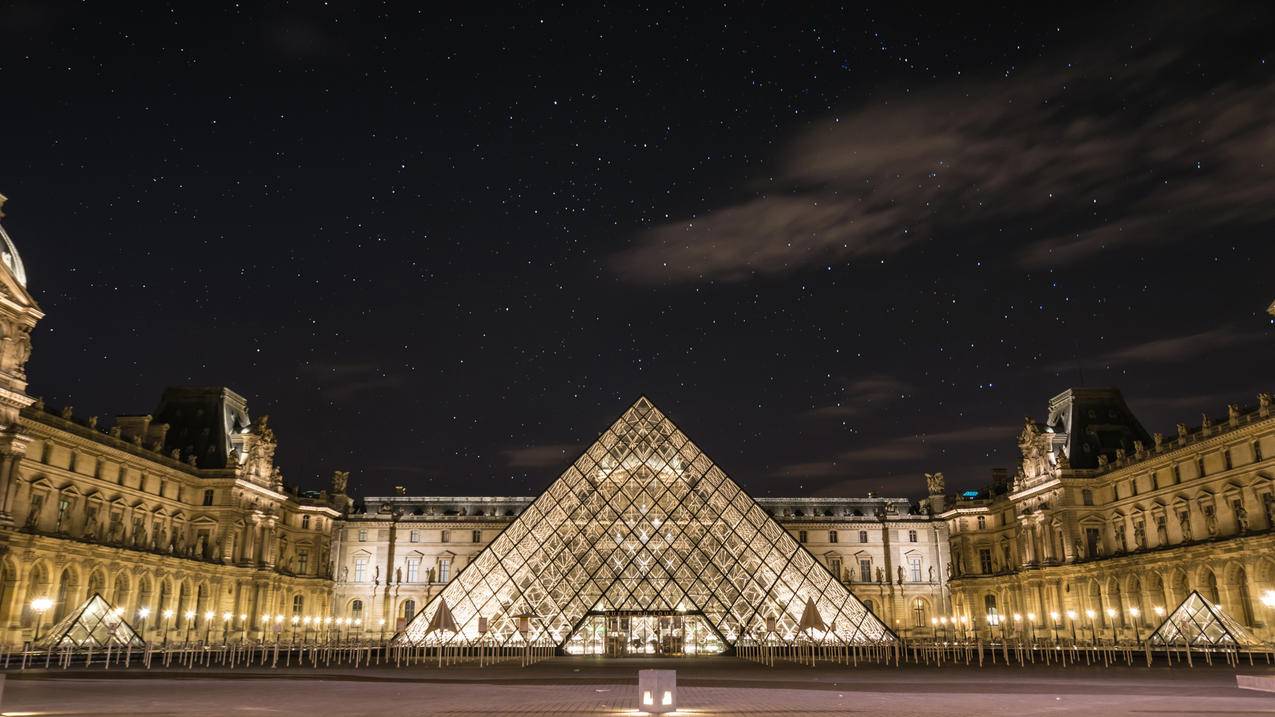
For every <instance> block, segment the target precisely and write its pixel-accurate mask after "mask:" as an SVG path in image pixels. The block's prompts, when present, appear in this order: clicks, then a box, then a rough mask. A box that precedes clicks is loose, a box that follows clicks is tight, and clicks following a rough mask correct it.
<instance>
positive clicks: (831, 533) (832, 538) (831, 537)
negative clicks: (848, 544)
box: [828, 530, 837, 543]
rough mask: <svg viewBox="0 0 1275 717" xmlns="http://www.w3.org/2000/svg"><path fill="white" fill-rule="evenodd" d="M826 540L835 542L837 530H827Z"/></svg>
mask: <svg viewBox="0 0 1275 717" xmlns="http://www.w3.org/2000/svg"><path fill="white" fill-rule="evenodd" d="M828 542H829V543H835V542H837V531H835V530H829V531H828Z"/></svg>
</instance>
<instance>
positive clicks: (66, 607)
mask: <svg viewBox="0 0 1275 717" xmlns="http://www.w3.org/2000/svg"><path fill="white" fill-rule="evenodd" d="M74 583H75V578H74V577H73V576H72V575H71V569H70V568H67V569H66V570H63V571H62V577H61V578H59V579H58V597H57V603H56V604H55V605H54V606H53V621H54V622H57V621H58V620H61V619H62V618H64V617H66V614H67V613H69V612H70V611H71V609H72V608H74V607H75V606H74V605H72V604H70V603H71V602H72V601H73V600H74V599H75V597H74V593H73V592H72V588H73V587H74Z"/></svg>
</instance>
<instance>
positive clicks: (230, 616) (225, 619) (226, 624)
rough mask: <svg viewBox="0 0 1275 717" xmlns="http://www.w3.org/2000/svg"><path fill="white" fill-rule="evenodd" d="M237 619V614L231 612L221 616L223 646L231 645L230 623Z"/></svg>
mask: <svg viewBox="0 0 1275 717" xmlns="http://www.w3.org/2000/svg"><path fill="white" fill-rule="evenodd" d="M234 619H235V614H234V613H233V612H230V611H229V610H227V611H225V612H223V613H222V614H221V642H222V644H226V645H229V644H230V623H231V621H232V620H234Z"/></svg>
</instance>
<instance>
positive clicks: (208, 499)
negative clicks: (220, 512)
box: [204, 489, 213, 505]
mask: <svg viewBox="0 0 1275 717" xmlns="http://www.w3.org/2000/svg"><path fill="white" fill-rule="evenodd" d="M212 504H213V491H212V490H211V489H209V490H206V491H204V505H212Z"/></svg>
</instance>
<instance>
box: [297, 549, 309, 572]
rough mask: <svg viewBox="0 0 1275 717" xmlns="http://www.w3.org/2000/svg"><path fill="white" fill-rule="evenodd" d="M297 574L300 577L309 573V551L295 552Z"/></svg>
mask: <svg viewBox="0 0 1275 717" xmlns="http://www.w3.org/2000/svg"><path fill="white" fill-rule="evenodd" d="M297 572H298V573H299V574H301V575H305V574H306V573H308V572H310V551H309V550H306V549H305V548H302V549H300V550H298V551H297Z"/></svg>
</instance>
